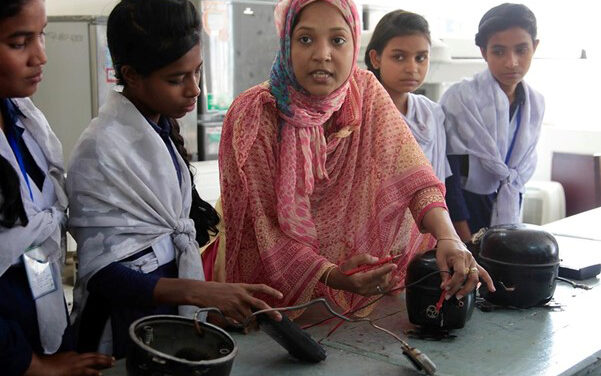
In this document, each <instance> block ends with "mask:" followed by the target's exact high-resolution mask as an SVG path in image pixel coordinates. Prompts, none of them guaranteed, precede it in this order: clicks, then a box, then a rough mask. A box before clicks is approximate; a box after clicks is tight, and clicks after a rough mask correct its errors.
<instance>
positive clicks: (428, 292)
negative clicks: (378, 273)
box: [405, 250, 476, 329]
mask: <svg viewBox="0 0 601 376" xmlns="http://www.w3.org/2000/svg"><path fill="white" fill-rule="evenodd" d="M438 271H439V269H438V265H437V264H436V250H431V251H428V252H426V253H424V254H423V255H421V256H419V257H415V258H414V259H413V260H411V262H410V263H409V266H408V267H407V278H406V279H405V285H406V286H407V289H406V293H405V300H406V303H407V313H408V314H409V321H411V322H412V323H413V324H415V325H420V326H424V327H436V328H440V329H459V328H463V327H464V326H465V323H466V322H467V320H469V319H470V317H471V316H472V312H473V311H474V301H475V298H476V292H475V291H473V292H472V293H470V294H467V295H466V296H464V297H463V298H462V299H461V300H457V299H456V298H455V297H454V296H453V297H452V298H451V299H449V300H445V301H444V302H443V304H442V308H441V309H440V311H438V312H437V311H436V303H437V302H438V301H439V299H440V296H441V294H442V290H441V288H440V284H441V283H442V279H441V278H440V273H437V272H438ZM428 275H430V276H428ZM427 276H428V277H427ZM418 281H419V282H418ZM412 284H413V285H412Z"/></svg>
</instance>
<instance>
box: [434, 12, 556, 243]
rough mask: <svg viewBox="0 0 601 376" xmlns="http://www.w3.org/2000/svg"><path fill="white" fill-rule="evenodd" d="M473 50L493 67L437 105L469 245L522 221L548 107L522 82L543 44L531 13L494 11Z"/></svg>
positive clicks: (454, 214) (451, 188) (454, 206)
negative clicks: (493, 229) (488, 231)
mask: <svg viewBox="0 0 601 376" xmlns="http://www.w3.org/2000/svg"><path fill="white" fill-rule="evenodd" d="M476 45H477V46H478V47H480V51H481V53H482V57H483V58H484V60H485V61H486V63H487V64H488V69H486V70H485V71H483V72H480V73H478V74H476V75H475V76H474V77H472V78H470V79H467V80H464V81H462V82H459V83H457V84H455V85H453V86H451V87H450V88H449V89H448V90H447V91H446V92H445V94H444V95H443V97H442V98H441V101H440V103H441V105H442V106H443V109H444V111H445V115H446V128H447V140H448V144H447V154H448V158H449V162H450V164H451V169H452V171H453V176H451V177H450V178H449V179H447V181H446V186H447V205H448V207H449V212H450V214H451V218H452V219H453V222H454V224H455V228H456V230H457V233H458V234H459V235H460V236H461V238H462V239H463V240H464V241H467V240H469V239H470V237H471V234H472V233H473V232H475V231H478V229H480V228H482V227H488V226H490V225H496V224H509V223H518V222H520V207H521V204H522V195H523V193H524V185H525V184H526V182H527V181H528V180H529V179H530V177H532V174H533V173H534V169H535V168H536V144H537V142H538V138H539V136H540V130H541V124H542V120H543V114H544V109H545V104H544V99H543V96H542V95H541V94H539V93H538V92H536V91H535V90H534V89H533V88H532V87H531V86H530V85H528V84H527V83H526V82H525V81H524V76H525V75H526V73H527V72H528V69H529V68H530V63H531V62H532V57H533V55H534V52H535V51H536V47H537V46H538V39H536V18H535V16H534V14H533V13H532V11H531V10H530V9H528V8H527V7H526V6H524V5H521V4H508V3H506V4H502V5H499V6H496V7H494V8H492V9H490V10H489V11H488V12H486V13H485V14H484V16H483V17H482V20H480V24H479V26H478V33H477V34H476Z"/></svg>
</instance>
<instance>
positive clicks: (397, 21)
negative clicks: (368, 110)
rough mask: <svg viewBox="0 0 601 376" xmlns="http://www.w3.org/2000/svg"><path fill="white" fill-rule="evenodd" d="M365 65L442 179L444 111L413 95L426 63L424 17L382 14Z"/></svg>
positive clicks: (425, 71)
mask: <svg viewBox="0 0 601 376" xmlns="http://www.w3.org/2000/svg"><path fill="white" fill-rule="evenodd" d="M365 64H366V65H367V68H368V69H369V70H370V71H371V72H373V73H374V74H375V75H376V77H377V78H378V79H379V80H380V82H381V83H382V85H383V86H384V88H385V89H386V91H387V92H388V94H390V97H391V98H392V101H393V102H394V104H395V105H396V107H397V108H398V109H399V111H400V113H401V116H402V117H403V119H404V120H405V122H406V123H407V125H408V126H409V128H410V129H411V132H412V133H413V136H414V137H415V139H416V140H417V142H418V143H419V145H420V146H421V148H422V150H423V152H424V154H425V155H426V157H428V159H429V160H430V163H432V167H433V169H434V172H435V173H436V176H437V177H438V178H439V179H440V180H441V181H443V182H444V181H445V178H447V177H448V176H449V175H450V174H451V170H450V167H449V163H448V162H447V157H446V136H445V131H444V113H443V111H442V108H441V107H440V105H438V104H437V103H436V102H433V101H431V100H430V99H428V98H427V97H425V96H423V95H419V94H413V92H414V91H416V90H417V89H418V88H419V87H420V86H421V85H422V84H423V82H424V80H425V78H426V75H427V74H428V68H429V66H430V29H429V26H428V22H427V21H426V19H425V18H423V17H422V16H420V15H418V14H415V13H411V12H406V11H404V10H395V11H393V12H390V13H388V14H386V15H385V16H384V17H382V19H381V20H380V22H378V25H377V26H376V28H375V29H374V32H373V34H372V37H371V40H370V41H369V44H368V45H367V49H366V51H365Z"/></svg>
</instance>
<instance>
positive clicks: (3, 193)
mask: <svg viewBox="0 0 601 376" xmlns="http://www.w3.org/2000/svg"><path fill="white" fill-rule="evenodd" d="M0 176H2V179H0V226H2V227H5V228H11V227H14V226H15V225H21V226H27V223H28V219H27V215H26V214H25V209H24V208H23V201H21V189H20V183H19V176H18V175H17V172H16V171H15V170H14V169H13V167H12V165H11V164H10V162H8V161H7V160H6V159H4V157H2V156H0Z"/></svg>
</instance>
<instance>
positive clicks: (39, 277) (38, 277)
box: [23, 247, 57, 300]
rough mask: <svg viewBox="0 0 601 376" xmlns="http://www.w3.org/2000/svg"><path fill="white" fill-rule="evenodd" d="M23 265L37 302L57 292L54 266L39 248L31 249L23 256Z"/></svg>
mask: <svg viewBox="0 0 601 376" xmlns="http://www.w3.org/2000/svg"><path fill="white" fill-rule="evenodd" d="M23 264H24V265H25V271H26V272H27V279H28V280H29V288H30V289H31V294H32V295H33V298H34V299H36V300H37V299H39V298H41V297H42V296H45V295H48V294H50V293H52V292H54V291H56V289H57V285H56V279H55V278H54V272H53V269H52V265H50V262H48V260H47V258H46V257H44V256H43V255H42V253H41V251H40V248H39V247H35V248H30V249H29V250H27V252H25V253H24V254H23Z"/></svg>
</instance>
